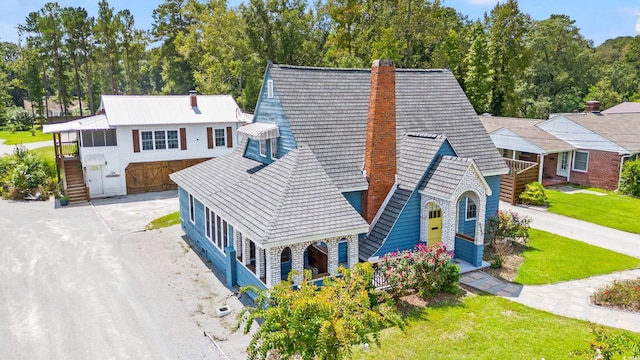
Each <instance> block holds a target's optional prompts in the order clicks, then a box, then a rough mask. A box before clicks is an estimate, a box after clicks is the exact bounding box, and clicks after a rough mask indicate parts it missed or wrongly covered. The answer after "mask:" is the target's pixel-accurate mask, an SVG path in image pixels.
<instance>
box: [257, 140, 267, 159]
mask: <svg viewBox="0 0 640 360" xmlns="http://www.w3.org/2000/svg"><path fill="white" fill-rule="evenodd" d="M263 144H264V146H262V145H263ZM258 148H259V149H258V152H259V153H260V156H267V140H258ZM262 150H264V151H262Z"/></svg>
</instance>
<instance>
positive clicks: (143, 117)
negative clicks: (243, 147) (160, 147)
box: [100, 95, 250, 126]
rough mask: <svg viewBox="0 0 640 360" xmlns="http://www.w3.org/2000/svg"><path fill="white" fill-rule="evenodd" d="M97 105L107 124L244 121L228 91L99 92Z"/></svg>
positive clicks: (246, 120)
mask: <svg viewBox="0 0 640 360" xmlns="http://www.w3.org/2000/svg"><path fill="white" fill-rule="evenodd" d="M101 98H102V103H101V105H100V108H101V109H103V110H104V112H105V114H106V115H107V117H108V118H109V124H111V125H112V126H119V125H168V124H209V123H236V122H248V121H249V120H250V119H248V117H246V116H245V114H244V113H242V111H241V110H240V108H239V107H238V105H237V104H236V102H235V101H234V100H233V97H231V95H197V98H196V99H197V105H198V106H197V107H195V108H194V107H191V102H190V98H189V95H102V97H101Z"/></svg>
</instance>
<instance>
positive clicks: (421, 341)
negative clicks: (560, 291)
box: [353, 296, 640, 360]
mask: <svg viewBox="0 0 640 360" xmlns="http://www.w3.org/2000/svg"><path fill="white" fill-rule="evenodd" d="M408 320H409V325H408V326H407V329H406V332H404V333H403V332H402V331H400V330H398V329H396V328H392V329H386V330H384V331H383V332H382V333H381V339H380V340H381V347H380V348H378V347H377V346H374V345H372V346H370V349H369V351H366V352H365V351H363V350H362V346H357V347H355V353H354V357H353V358H354V359H376V360H377V359H492V360H493V359H542V358H545V359H568V358H570V356H569V353H570V352H571V351H572V350H586V349H587V348H588V343H587V342H588V341H589V340H592V339H593V338H594V336H593V335H592V334H591V332H590V330H589V326H588V324H587V323H586V322H584V321H580V320H574V319H569V318H564V317H560V316H557V315H553V314H550V313H547V312H543V311H539V310H535V309H532V308H529V307H526V306H523V305H521V304H518V303H515V302H511V301H509V300H506V299H502V298H499V297H495V296H468V297H466V298H465V299H464V300H463V301H462V303H461V304H460V305H454V306H449V307H439V308H427V309H423V310H421V311H419V312H418V313H417V314H415V315H413V316H411V317H410V318H409V319H408ZM607 331H610V332H615V333H620V332H619V331H618V330H613V329H607ZM634 336H635V339H640V337H639V336H638V335H634ZM620 358H622V357H620Z"/></svg>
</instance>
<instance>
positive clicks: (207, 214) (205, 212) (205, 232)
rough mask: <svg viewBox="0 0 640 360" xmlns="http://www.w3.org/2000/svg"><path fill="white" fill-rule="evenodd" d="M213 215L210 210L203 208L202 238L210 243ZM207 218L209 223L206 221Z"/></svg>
mask: <svg viewBox="0 0 640 360" xmlns="http://www.w3.org/2000/svg"><path fill="white" fill-rule="evenodd" d="M212 214H214V213H213V212H212V211H211V209H209V208H208V207H206V206H205V208H204V237H205V238H207V239H208V240H209V241H211V238H213V227H212V226H211V225H212V224H213V223H212V222H211V215H212ZM207 216H208V217H209V221H207ZM207 230H208V231H209V235H207Z"/></svg>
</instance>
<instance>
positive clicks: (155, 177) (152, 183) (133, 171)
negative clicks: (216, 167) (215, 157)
mask: <svg viewBox="0 0 640 360" xmlns="http://www.w3.org/2000/svg"><path fill="white" fill-rule="evenodd" d="M206 160H209V158H203V159H188V160H173V161H152V162H144V163H130V164H129V165H127V168H126V169H125V175H126V180H127V194H137V193H143V192H152V191H163V190H175V189H177V188H178V185H176V183H174V182H173V181H171V179H169V174H171V173H174V172H176V171H180V170H182V169H184V168H187V167H189V166H191V165H195V164H198V163H201V162H203V161H206Z"/></svg>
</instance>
